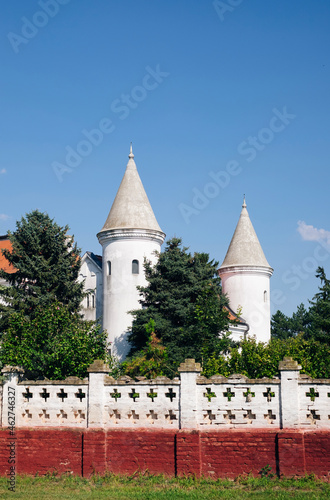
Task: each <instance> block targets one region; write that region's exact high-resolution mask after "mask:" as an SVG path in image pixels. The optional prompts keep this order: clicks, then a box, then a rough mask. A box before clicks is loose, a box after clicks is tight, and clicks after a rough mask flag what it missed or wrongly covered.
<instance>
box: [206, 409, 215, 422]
mask: <svg viewBox="0 0 330 500" xmlns="http://www.w3.org/2000/svg"><path fill="white" fill-rule="evenodd" d="M204 420H209V421H210V422H211V424H212V420H215V415H213V413H212V410H206V415H204Z"/></svg>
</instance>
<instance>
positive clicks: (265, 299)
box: [264, 290, 267, 302]
mask: <svg viewBox="0 0 330 500" xmlns="http://www.w3.org/2000/svg"><path fill="white" fill-rule="evenodd" d="M264 302H267V291H266V290H265V291H264Z"/></svg>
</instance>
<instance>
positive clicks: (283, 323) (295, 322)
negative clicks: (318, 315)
mask: <svg viewBox="0 0 330 500" xmlns="http://www.w3.org/2000/svg"><path fill="white" fill-rule="evenodd" d="M309 328H310V313H309V311H307V310H306V309H305V306H304V304H300V305H299V306H298V307H297V312H295V313H293V315H292V317H291V318H289V317H288V316H285V314H283V313H282V312H281V311H277V312H276V313H275V314H273V316H272V319H271V330H272V338H275V339H288V338H290V337H295V336H296V335H298V334H301V333H304V334H306V335H307V334H308V332H309Z"/></svg>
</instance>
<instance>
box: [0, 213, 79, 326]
mask: <svg viewBox="0 0 330 500" xmlns="http://www.w3.org/2000/svg"><path fill="white" fill-rule="evenodd" d="M68 229H69V228H68V226H65V227H60V226H59V225H58V224H56V222H54V220H53V219H51V218H50V217H49V215H48V214H46V213H42V212H39V211H38V210H34V211H33V212H31V213H29V214H27V215H26V216H25V217H22V218H21V220H20V221H17V223H16V230H15V231H14V232H12V233H11V232H9V233H8V237H9V240H10V242H11V244H12V247H13V249H12V251H9V250H3V251H2V253H3V255H4V256H5V257H6V259H7V260H8V261H9V262H10V263H11V264H12V265H13V267H14V268H15V269H16V272H14V273H7V272H5V271H3V270H0V277H2V278H4V279H5V280H6V281H7V283H8V286H7V287H3V288H1V289H0V298H2V303H1V305H0V329H1V330H2V331H3V330H4V329H5V328H6V326H8V321H9V317H10V315H11V314H13V313H14V312H22V313H23V314H24V315H25V316H27V317H29V318H33V317H34V314H35V311H36V309H37V307H38V306H44V307H47V306H49V305H50V304H52V303H54V301H59V302H60V303H61V304H63V305H66V306H67V308H68V310H69V311H71V312H77V311H78V310H79V308H80V304H81V300H82V298H83V296H84V292H83V286H84V285H83V283H79V282H78V281H77V278H78V273H79V269H80V256H79V254H80V251H79V249H78V247H77V245H76V244H75V243H74V242H73V239H72V238H71V237H69V236H68Z"/></svg>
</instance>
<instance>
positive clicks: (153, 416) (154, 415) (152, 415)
mask: <svg viewBox="0 0 330 500" xmlns="http://www.w3.org/2000/svg"><path fill="white" fill-rule="evenodd" d="M147 419H148V420H151V423H152V424H153V423H154V422H155V420H157V419H158V415H157V413H155V410H150V413H148V414H147Z"/></svg>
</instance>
